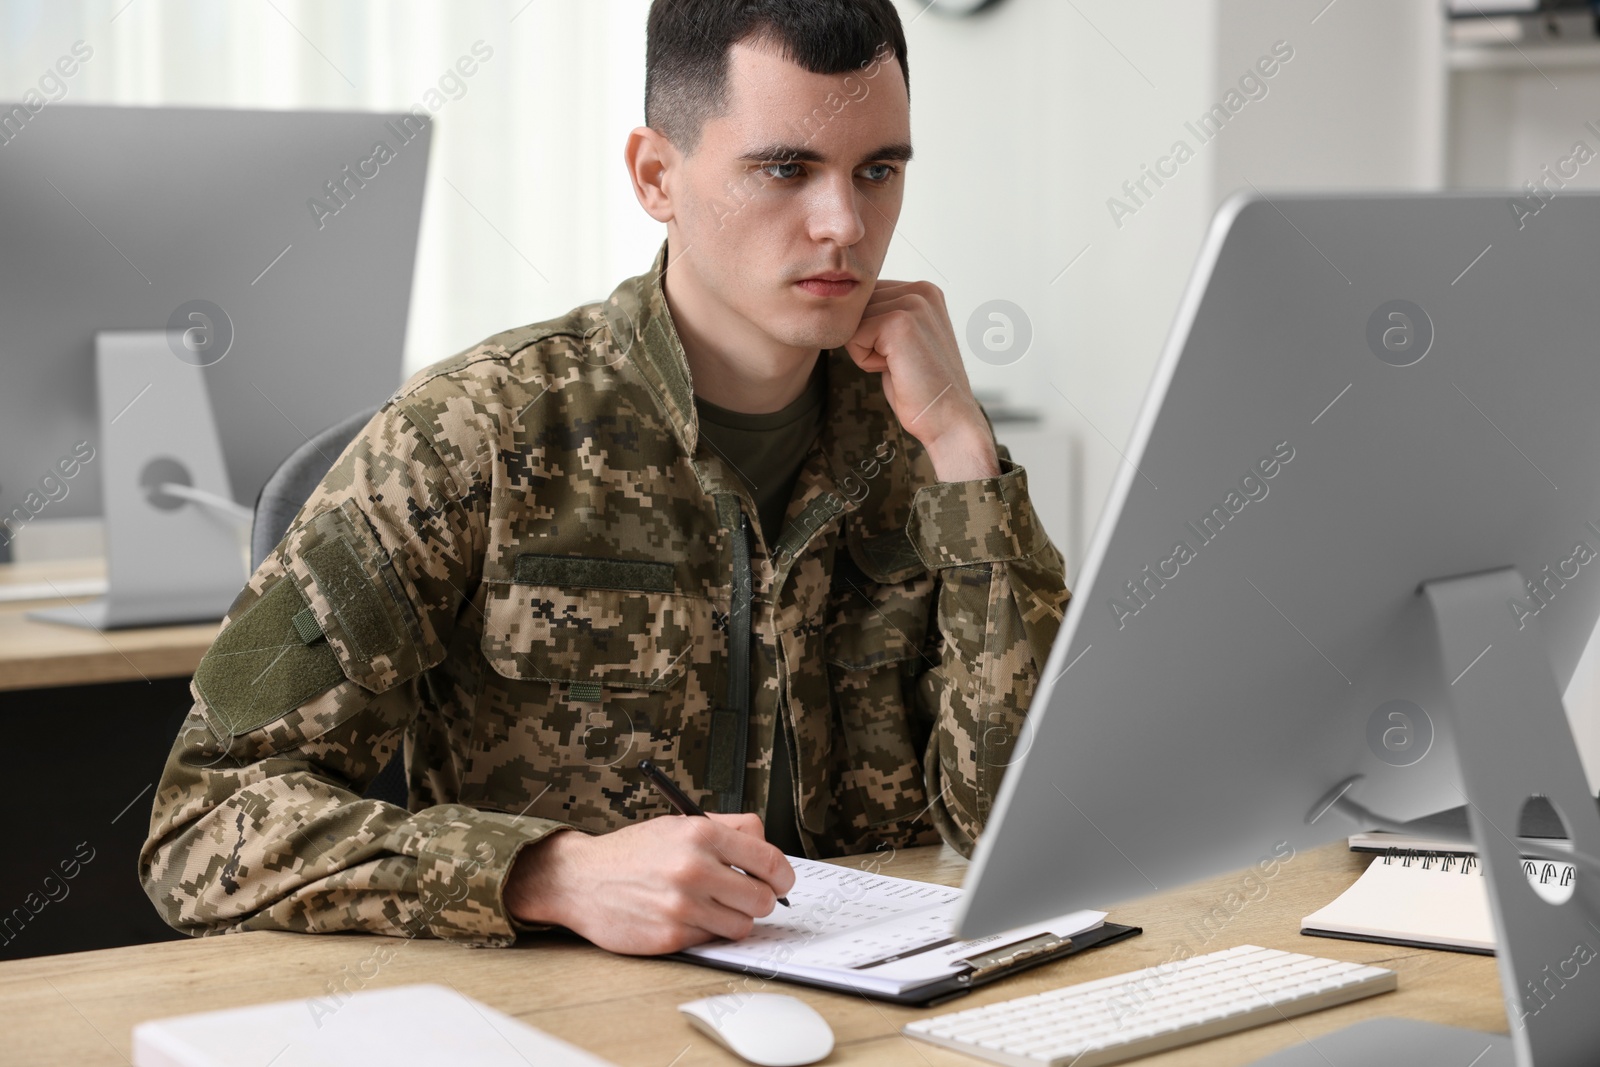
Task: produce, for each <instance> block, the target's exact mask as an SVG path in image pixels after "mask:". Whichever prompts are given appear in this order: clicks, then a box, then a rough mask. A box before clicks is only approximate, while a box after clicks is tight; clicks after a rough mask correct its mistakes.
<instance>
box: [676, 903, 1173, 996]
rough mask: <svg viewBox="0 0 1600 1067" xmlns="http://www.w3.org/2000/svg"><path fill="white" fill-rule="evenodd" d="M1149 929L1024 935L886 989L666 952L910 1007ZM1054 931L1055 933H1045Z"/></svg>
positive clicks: (1108, 927)
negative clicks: (947, 969)
mask: <svg viewBox="0 0 1600 1067" xmlns="http://www.w3.org/2000/svg"><path fill="white" fill-rule="evenodd" d="M1142 933H1144V929H1143V928H1142V927H1138V926H1123V925H1122V924H1121V923H1111V922H1108V923H1102V924H1100V925H1099V926H1097V927H1095V928H1094V929H1093V930H1085V931H1084V932H1083V933H1081V934H1073V935H1072V937H1070V938H1067V939H1065V940H1061V941H1057V942H1055V943H1054V944H1052V945H1049V946H1048V947H1045V946H1041V947H1039V948H1028V947H1026V946H1027V945H1028V943H1029V942H1034V941H1038V940H1040V939H1039V938H1026V939H1024V940H1023V941H1018V942H1012V943H1009V944H1005V945H999V946H996V947H994V948H985V950H984V951H983V952H981V953H978V954H977V955H975V956H973V957H971V958H970V960H971V961H976V962H969V963H968V966H967V969H966V970H962V971H955V972H953V973H951V974H949V975H947V976H945V977H942V978H936V979H933V980H932V981H930V982H927V983H926V984H924V985H919V986H912V987H911V988H909V989H905V990H902V991H901V992H899V993H884V992H882V991H880V990H875V989H864V988H862V987H861V986H856V985H850V984H849V983H848V982H827V981H823V980H821V979H818V978H803V977H799V976H791V975H787V974H784V973H783V971H782V970H781V969H778V970H773V971H767V970H763V969H758V968H754V967H748V966H743V965H740V964H737V963H725V962H723V961H721V960H710V959H706V958H704V957H702V956H694V955H690V954H689V953H687V952H674V953H672V954H671V955H669V956H666V957H664V958H665V959H669V960H682V961H683V962H685V963H695V964H699V965H700V966H702V967H715V968H716V969H717V970H719V971H732V972H733V973H735V974H748V975H750V976H752V977H755V978H759V979H761V980H762V981H774V982H791V983H793V984H795V985H803V986H810V987H811V988H813V989H826V990H829V991H830V992H834V993H854V994H856V995H857V996H863V997H870V998H871V999H873V1000H883V1001H888V1002H889V1003H890V1004H900V1005H904V1006H906V1007H913V1008H926V1007H932V1006H933V1005H935V1004H943V1003H944V1002H946V1001H948V1000H954V999H955V998H956V997H960V996H965V995H966V994H968V993H970V992H972V991H973V990H974V989H981V988H982V987H984V986H986V985H988V984H989V983H990V982H995V981H999V980H1000V979H1002V978H1009V977H1010V976H1011V975H1014V974H1021V973H1022V972H1023V971H1026V970H1030V969H1032V968H1034V967H1037V966H1039V965H1040V964H1043V963H1052V962H1054V961H1055V960H1060V959H1066V958H1067V957H1068V956H1075V955H1077V954H1078V953H1080V952H1084V951H1087V950H1088V949H1091V948H1099V947H1100V946H1101V945H1109V944H1112V943H1114V942H1117V941H1122V940H1124V939H1126V938H1129V937H1132V936H1134V935H1135V934H1142ZM1044 936H1050V935H1044Z"/></svg>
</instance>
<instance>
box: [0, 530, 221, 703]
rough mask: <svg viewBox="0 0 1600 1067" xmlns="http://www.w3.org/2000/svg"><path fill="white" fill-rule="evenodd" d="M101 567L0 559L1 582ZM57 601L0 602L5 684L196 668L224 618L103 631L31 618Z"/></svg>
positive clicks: (79, 681) (0, 662) (122, 677)
mask: <svg viewBox="0 0 1600 1067" xmlns="http://www.w3.org/2000/svg"><path fill="white" fill-rule="evenodd" d="M104 574H105V564H104V562H103V561H101V560H79V561H73V562H61V563H57V562H52V563H27V564H24V563H6V564H0V586H6V585H16V584H19V583H28V584H31V583H34V582H42V581H52V582H56V581H61V580H63V579H77V578H94V577H100V576H103V575H104ZM52 603H55V604H59V603H61V601H59V600H57V601H46V600H33V601H20V602H19V601H9V602H0V690H7V689H40V688H44V687H47V686H57V685H86V684H90V683H94V682H137V681H148V680H149V679H152V678H185V677H188V676H189V675H191V674H193V673H194V669H195V666H196V665H197V664H198V663H199V662H200V657H201V656H203V655H204V654H205V651H206V649H208V648H210V647H211V642H212V641H213V640H215V639H216V636H217V631H218V629H219V628H220V624H219V623H205V624H203V625H199V626H155V627H149V628H145V629H133V630H112V631H109V632H106V633H102V632H100V631H97V630H89V629H78V628H77V627H74V626H62V625H60V624H57V623H51V622H35V621H34V620H32V619H30V618H28V617H27V613H28V612H29V611H32V610H34V609H35V608H39V607H45V606H47V605H49V604H52Z"/></svg>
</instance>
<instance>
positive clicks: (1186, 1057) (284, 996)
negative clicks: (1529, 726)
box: [0, 845, 1506, 1067]
mask: <svg viewBox="0 0 1600 1067" xmlns="http://www.w3.org/2000/svg"><path fill="white" fill-rule="evenodd" d="M1368 858H1369V857H1366V856H1359V855H1352V854H1351V853H1350V852H1348V851H1346V850H1345V849H1344V848H1343V847H1342V846H1339V845H1331V846H1327V847H1325V848H1321V849H1318V850H1316V851H1313V852H1306V853H1302V854H1300V855H1297V856H1294V857H1292V858H1291V859H1290V860H1289V861H1288V862H1287V863H1285V864H1284V865H1283V867H1281V868H1280V869H1279V871H1278V872H1277V873H1276V875H1275V876H1273V877H1272V878H1270V879H1268V880H1267V881H1266V882H1265V885H1266V893H1265V895H1263V896H1260V898H1259V899H1258V900H1256V901H1255V902H1254V903H1246V904H1244V905H1243V906H1242V907H1237V901H1238V900H1239V897H1234V898H1233V900H1234V901H1235V904H1234V905H1229V904H1227V903H1225V902H1226V901H1228V900H1229V894H1230V893H1231V892H1233V891H1235V890H1239V889H1240V888H1241V877H1242V876H1240V875H1233V876H1229V877H1223V878H1217V879H1213V880H1211V881H1208V882H1205V883H1201V884H1198V885H1195V886H1191V887H1188V888H1184V889H1180V890H1174V891H1170V892H1166V893H1162V894H1159V895H1157V896H1153V897H1150V898H1147V899H1145V900H1143V901H1138V902H1135V903H1133V904H1129V905H1127V906H1125V907H1115V908H1112V909H1110V911H1111V917H1112V918H1113V919H1119V920H1121V921H1123V922H1129V923H1134V924H1137V925H1140V926H1143V927H1144V929H1145V933H1144V934H1143V935H1142V936H1140V937H1135V938H1132V939H1130V940H1128V941H1124V942H1121V943H1120V944H1116V945H1111V946H1108V947H1106V948H1101V949H1095V950H1094V951H1092V952H1087V953H1085V954H1083V955H1082V956H1078V957H1074V958H1072V959H1069V960H1063V961H1060V962H1058V963H1054V964H1049V965H1046V966H1044V967H1040V968H1038V969H1036V970H1033V971H1030V972H1028V973H1026V974H1023V975H1018V976H1017V977H1015V978H1013V979H1010V980H1008V981H1004V982H999V983H996V984H995V985H994V986H990V987H988V988H985V989H982V990H980V991H978V992H976V993H973V994H972V995H971V996H969V997H966V998H964V999H962V1000H959V1001H953V1002H951V1003H950V1004H948V1005H945V1006H943V1007H941V1008H938V1009H933V1010H932V1011H930V1010H928V1009H917V1008H898V1007H894V1006H892V1005H887V1004H879V1003H877V1002H874V1001H868V1000H866V999H863V998H860V997H852V996H849V995H846V994H837V993H825V992H820V991H813V990H810V989H805V988H802V987H799V986H786V985H784V984H783V983H779V982H774V983H765V987H766V988H769V989H772V990H775V991H780V992H789V993H793V994H794V995H796V996H798V997H800V998H802V999H804V1000H806V1001H808V1002H809V1003H810V1004H812V1005H813V1006H814V1007H815V1008H816V1009H817V1010H818V1011H820V1012H821V1013H822V1014H823V1016H824V1017H825V1018H827V1020H828V1021H829V1023H831V1024H832V1026H833V1029H834V1034H835V1036H836V1039H837V1046H836V1048H835V1051H834V1053H833V1055H832V1057H830V1058H829V1059H828V1060H827V1061H826V1062H827V1063H829V1064H845V1063H872V1064H890V1065H901V1064H903V1065H906V1067H939V1065H944V1064H970V1063H973V1062H976V1061H973V1060H970V1059H968V1058H967V1057H965V1056H961V1055H958V1054H956V1053H954V1052H948V1051H946V1050H943V1049H940V1048H937V1047H935V1046H932V1045H926V1044H922V1043H920V1042H913V1041H911V1040H910V1039H909V1038H906V1037H904V1036H903V1035H901V1034H900V1033H899V1032H898V1030H899V1027H900V1026H901V1025H903V1024H904V1023H906V1022H909V1021H911V1020H913V1019H919V1018H923V1017H925V1016H927V1015H930V1014H935V1013H937V1012H939V1011H955V1010H959V1008H958V1007H956V1006H955V1005H959V1006H962V1007H975V1006H977V1005H980V1004H987V1003H991V1002H993V1001H996V1000H1006V999H1009V998H1011V997H1017V996H1023V995H1026V994H1028V993H1036V992H1040V991H1043V990H1046V989H1050V988H1054V987H1056V986H1061V985H1066V984H1069V983H1072V982H1079V981H1087V980H1089V979H1093V978H1103V977H1107V976H1110V975H1114V974H1118V973H1120V972H1123V971H1128V970H1133V969H1136V968H1139V967H1148V966H1152V965H1155V964H1158V963H1162V962H1165V961H1166V960H1168V959H1170V958H1172V954H1173V952H1174V950H1175V949H1176V948H1177V947H1178V946H1180V945H1184V944H1186V945H1187V946H1188V947H1189V949H1190V950H1191V951H1192V952H1195V953H1200V952H1210V951H1215V950H1216V949H1219V948H1227V947H1229V946H1232V945H1237V944H1243V943H1251V944H1257V945H1264V946H1267V947H1270V948H1282V949H1289V950H1293V951H1297V952H1307V953H1312V954H1315V955H1322V956H1329V957H1333V958H1335V959H1344V960H1352V961H1357V962H1361V963H1375V964H1380V965H1382V966H1385V967H1389V968H1391V969H1393V970H1396V971H1398V972H1399V973H1400V989H1399V990H1398V991H1397V992H1394V993H1387V994H1383V995H1381V996H1377V997H1371V998H1368V999H1366V1000H1363V1001H1358V1002H1356V1003H1354V1004H1347V1005H1344V1006H1343V1007H1339V1008H1333V1009H1331V1010H1328V1011H1322V1012H1316V1013H1313V1014H1311V1015H1304V1016H1299V1017H1297V1018H1295V1019H1293V1020H1292V1021H1290V1022H1279V1023H1274V1024H1272V1025H1270V1026H1264V1027H1258V1028H1257V1029H1254V1030H1247V1031H1245V1032H1243V1033H1240V1034H1234V1035H1231V1036H1229V1037H1224V1038H1219V1039H1217V1040H1214V1041H1208V1042H1204V1043H1202V1044H1199V1045H1191V1046H1189V1047H1188V1048H1184V1049H1178V1050H1175V1051H1172V1052H1167V1053H1162V1054H1161V1055H1159V1056H1154V1057H1151V1058H1149V1059H1147V1060H1144V1061H1141V1062H1144V1063H1149V1064H1151V1065H1176V1064H1236V1063H1248V1062H1250V1061H1252V1060H1254V1059H1256V1058H1258V1057H1260V1056H1263V1055H1266V1054H1267V1053H1268V1052H1272V1051H1274V1050H1276V1049H1279V1048H1282V1047H1284V1046H1287V1045H1290V1044H1293V1043H1295V1042H1296V1041H1300V1040H1302V1039H1306V1038H1309V1039H1313V1040H1314V1039H1315V1038H1316V1037H1317V1035H1319V1034H1322V1033H1326V1032H1327V1031H1329V1030H1333V1029H1337V1028H1339V1027H1341V1026H1344V1025H1347V1024H1348V1023H1351V1022H1354V1021H1356V1020H1359V1019H1363V1018H1368V1017H1371V1016H1379V1015H1403V1016H1412V1017H1415V1018H1419V1019H1429V1020H1433V1021H1436V1022H1444V1023H1452V1024H1455V1025H1458V1026H1468V1027H1473V1028H1476V1029H1481V1030H1494V1031H1498V1032H1500V1033H1504V1032H1506V1017H1505V1012H1504V1009H1503V1008H1502V1006H1501V1001H1500V991H1499V984H1498V980H1497V978H1496V975H1495V961H1494V960H1493V959H1492V958H1490V957H1487V956H1469V955H1463V954H1459V953H1451V952H1432V951H1428V950H1426V949H1411V948H1399V947H1395V946H1390V945H1374V944H1365V943H1362V942H1358V941H1335V940H1329V939H1324V938H1311V937H1302V936H1300V934H1299V932H1298V931H1299V928H1300V919H1301V918H1302V917H1303V916H1305V915H1307V914H1309V913H1310V912H1312V911H1314V910H1316V909H1317V908H1319V907H1321V906H1322V905H1324V904H1326V903H1327V902H1328V901H1329V900H1331V899H1332V898H1333V897H1334V896H1336V895H1337V894H1338V893H1339V892H1341V891H1342V890H1343V889H1344V888H1345V887H1346V886H1348V885H1349V884H1350V883H1351V882H1353V881H1354V880H1355V878H1356V876H1357V875H1358V874H1360V872H1361V870H1362V869H1363V867H1364V865H1365V863H1366V862H1367V860H1368ZM841 862H845V863H850V862H854V861H850V860H845V861H841ZM883 869H884V871H885V872H886V873H891V874H896V875H900V876H902V877H913V878H922V879H926V880H929V881H937V882H943V883H946V884H952V885H953V884H957V883H959V881H960V879H961V878H962V876H963V875H964V873H965V870H966V863H965V861H963V860H962V859H961V858H960V856H958V855H957V854H956V853H954V852H952V851H950V850H949V849H945V848H925V849H913V850H909V851H906V852H903V853H901V854H899V855H898V856H896V857H894V859H893V861H892V862H891V863H889V864H887V865H885V866H884V868H883ZM1257 892H1259V891H1257ZM1213 907H1220V908H1221V911H1220V912H1213V913H1212V914H1213V918H1212V920H1211V923H1210V926H1209V927H1202V926H1201V925H1200V916H1201V915H1202V914H1203V913H1205V912H1208V911H1210V910H1211V909H1212V908H1213ZM386 949H387V950H389V951H390V952H392V956H391V957H390V958H389V960H388V962H387V963H383V962H382V959H383V957H382V956H380V955H378V953H380V952H382V951H383V950H386ZM367 976H370V977H367ZM745 981H746V980H745V979H744V978H741V977H738V976H733V975H729V974H726V973H724V972H720V971H715V970H710V969H707V968H703V967H696V966H692V965H690V964H685V963H676V962H672V961H668V960H660V959H640V958H628V957H621V956H614V955H611V954H609V953H606V952H603V951H601V950H600V949H597V948H594V947H592V946H590V945H588V944H586V943H583V942H581V941H578V940H576V939H574V938H570V937H559V938H558V937H552V936H545V937H525V938H523V940H522V942H521V943H519V944H518V946H517V947H516V948H513V949H506V950H471V949H465V948H460V947H458V946H455V945H450V944H445V943H441V942H437V941H406V942H401V941H395V940H392V939H390V938H380V937H361V936H349V937H340V936H311V935H300V934H273V933H255V934H238V935H228V936H222V937H213V938H206V939H202V940H198V941H188V942H180V943H169V944H161V945H141V946H136V947H132V948H118V949H106V950H103V951H100V952H84V953H78V954H74V955H66V956H54V957H45V958H41V959H33V960H21V961H17V962H13V963H5V964H0V1035H4V1036H3V1038H0V1040H3V1042H4V1045H3V1049H4V1051H3V1052H0V1059H6V1060H7V1062H17V1063H29V1064H35V1063H37V1064H72V1065H74V1067H79V1065H81V1067H89V1065H94V1064H125V1063H127V1062H128V1056H129V1054H130V1052H131V1032H132V1029H133V1026H134V1024H135V1023H138V1022H141V1021H143V1020H145V1019H151V1018H159V1017H161V1016H166V1015H179V1014H184V1013H188V1012H196V1011H209V1010H213V1009H218V1008H230V1007H239V1006H243V1005H247V1004H253V1003H260V1002H265V1001H274V1000H288V999H298V998H303V997H313V996H328V995H329V994H330V993H331V992H333V991H335V990H337V989H339V988H341V986H343V987H345V988H348V989H349V990H350V991H352V992H354V991H356V990H358V989H361V988H379V987H382V986H390V985H403V984H407V983H412V982H440V983H448V984H449V985H452V986H454V987H455V988H456V989H458V990H460V991H461V992H463V993H465V994H467V995H469V996H472V997H476V998H477V999H478V1000H481V1001H482V1002H484V1003H486V1004H490V1005H493V1006H494V1007H496V1008H499V1009H500V1010H502V1011H504V1012H507V1013H508V1014H511V1015H515V1016H518V1017H519V1018H521V1019H523V1020H524V1021H526V1022H528V1023H530V1024H532V1025H534V1026H537V1027H539V1028H541V1029H543V1030H546V1031H548V1032H550V1033H552V1034H555V1035H556V1036H558V1037H561V1038H563V1039H564V1040H567V1041H570V1042H572V1043H573V1044H576V1045H578V1046H580V1047H582V1048H585V1049H588V1050H589V1051H591V1052H593V1053H595V1054H597V1055H600V1056H603V1057H605V1058H606V1059H609V1060H612V1061H613V1062H615V1063H617V1064H640V1065H644V1067H668V1065H671V1067H691V1065H696V1064H717V1065H734V1064H738V1063H740V1062H742V1061H740V1060H738V1059H736V1058H735V1057H734V1056H732V1055H731V1054H730V1053H728V1052H726V1051H725V1050H723V1049H722V1048H720V1047H719V1046H717V1045H715V1044H713V1043H712V1042H711V1040H710V1039H708V1038H706V1037H704V1036H702V1035H701V1034H700V1033H698V1032H697V1031H695V1030H692V1029H690V1027H689V1025H688V1023H687V1022H686V1021H685V1020H684V1019H683V1018H682V1017H681V1016H680V1015H679V1014H678V1012H677V1010H676V1006H677V1005H678V1004H680V1003H682V1002H683V1001H686V1000H693V999H695V998H696V997H703V996H710V995H713V994H716V993H723V992H732V991H735V990H738V989H741V988H745V987H744V982H745ZM762 986H763V983H760V982H756V981H753V980H752V985H751V986H750V987H749V988H752V989H754V988H761V987H762ZM13 1058H14V1059H13Z"/></svg>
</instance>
